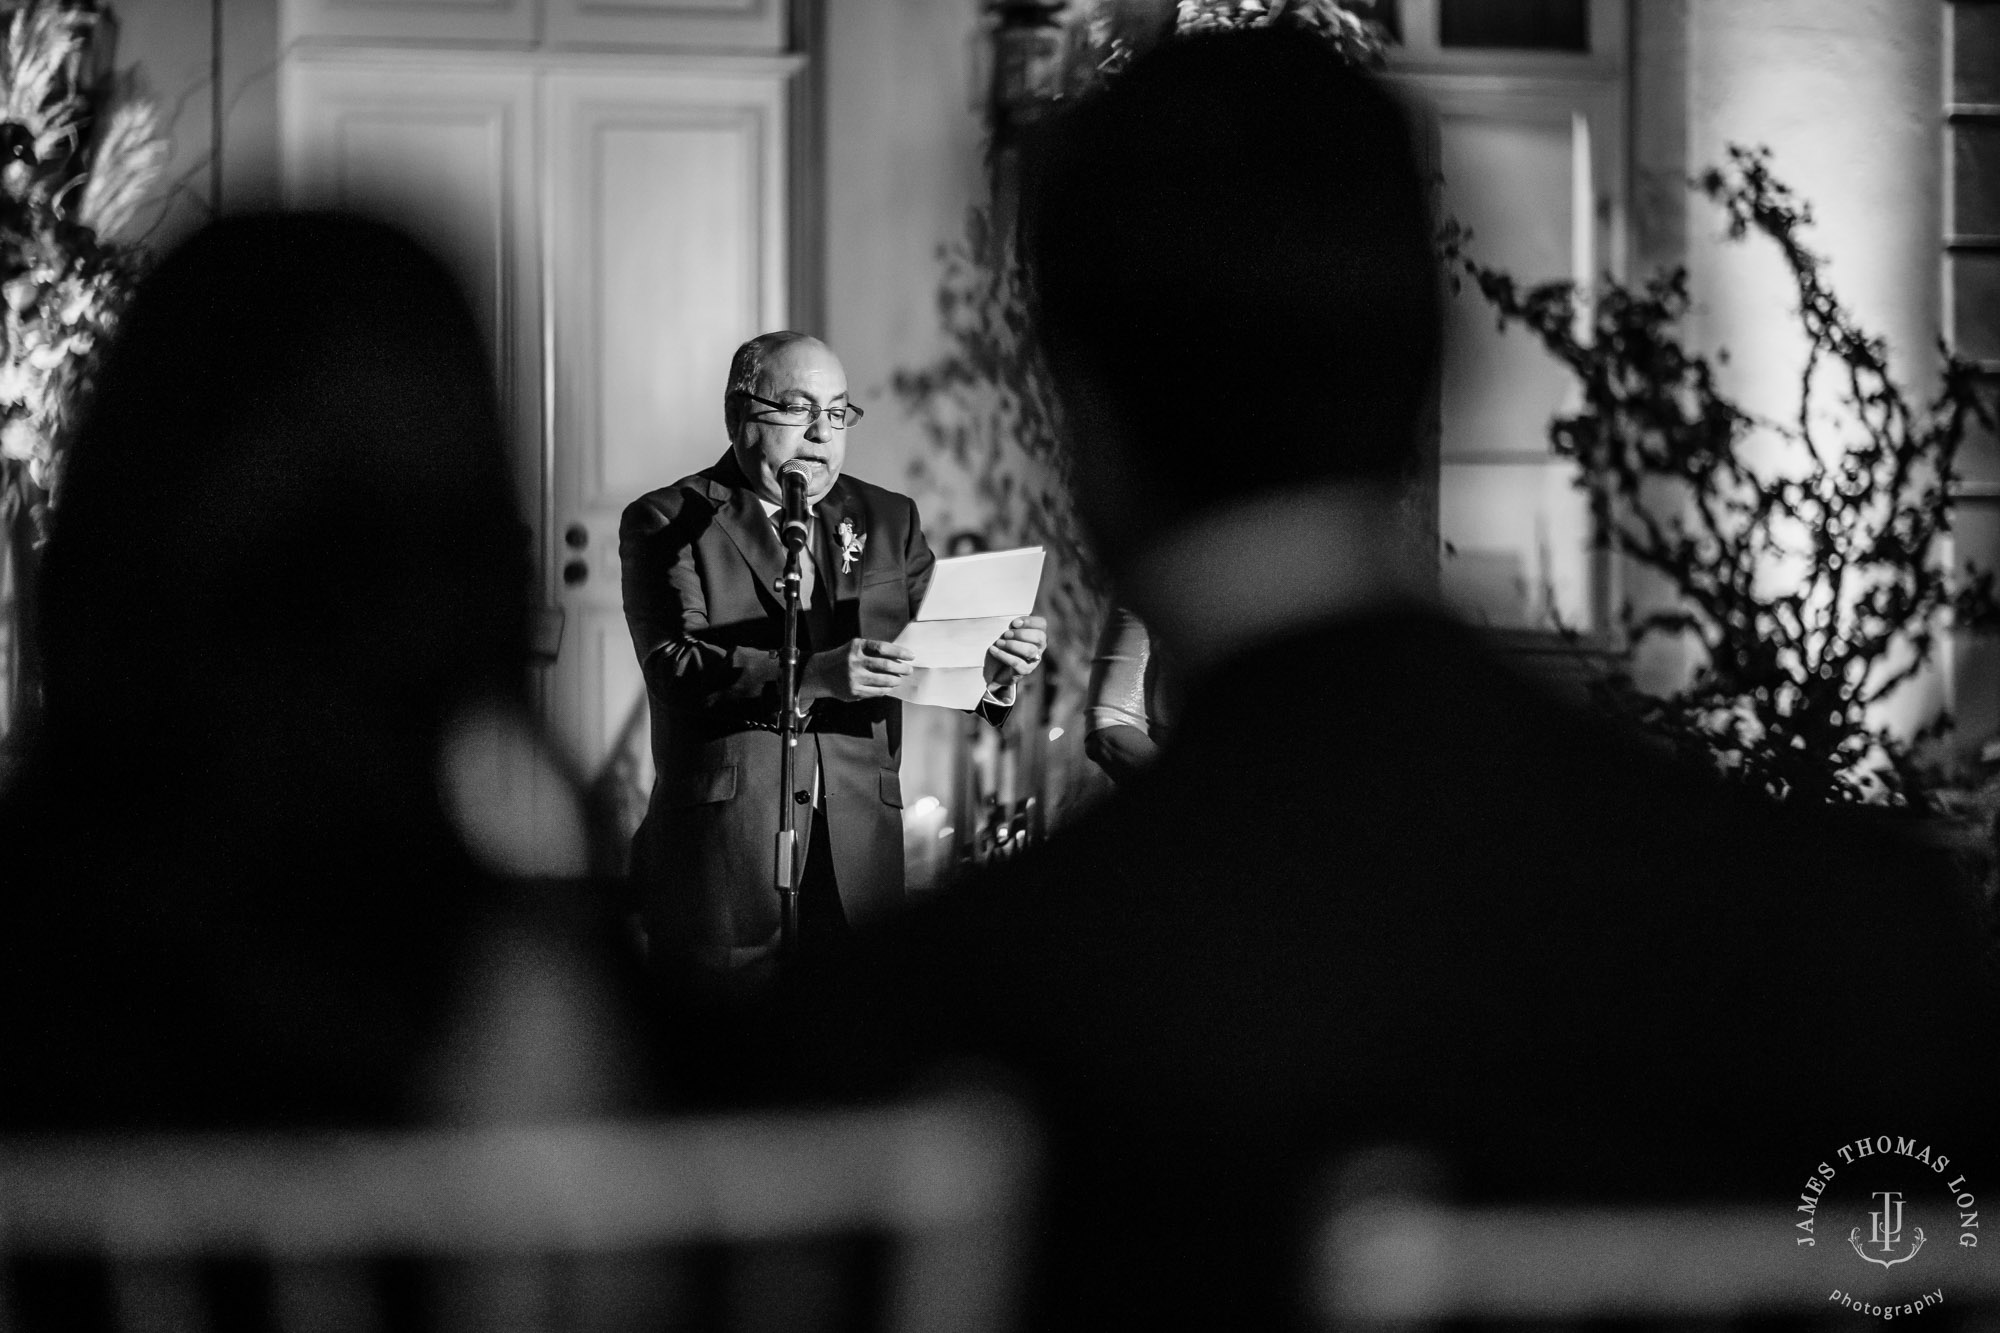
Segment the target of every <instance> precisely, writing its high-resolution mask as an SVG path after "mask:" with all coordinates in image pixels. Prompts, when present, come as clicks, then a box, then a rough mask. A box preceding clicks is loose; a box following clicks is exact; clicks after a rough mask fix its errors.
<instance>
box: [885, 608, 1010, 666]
mask: <svg viewBox="0 0 2000 1333" xmlns="http://www.w3.org/2000/svg"><path fill="white" fill-rule="evenodd" d="M1013 623H1014V618H1013V617H1012V616H980V617H978V618H976V619H973V620H912V621H911V622H910V623H909V624H907V625H905V626H903V632H902V633H901V634H898V635H897V636H896V642H897V643H898V644H900V645H901V646H903V647H905V648H908V649H909V650H910V651H911V652H913V653H915V654H916V655H917V660H916V662H915V663H914V664H913V665H915V666H916V667H917V668H918V669H920V670H921V669H923V668H926V667H984V666H985V665H986V650H987V649H988V648H990V647H992V646H993V641H994V640H995V639H997V638H999V637H1000V636H1001V635H1002V634H1004V633H1006V632H1007V626H1009V625H1011V624H1013Z"/></svg>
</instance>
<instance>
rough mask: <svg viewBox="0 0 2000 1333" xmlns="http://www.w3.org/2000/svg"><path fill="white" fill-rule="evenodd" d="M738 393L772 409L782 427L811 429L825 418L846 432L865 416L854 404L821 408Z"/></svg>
mask: <svg viewBox="0 0 2000 1333" xmlns="http://www.w3.org/2000/svg"><path fill="white" fill-rule="evenodd" d="M736 392H737V393H739V394H741V395H742V396H743V397H745V398H748V399H749V400H750V401H751V402H753V403H758V404H761V405H762V406H764V407H768V408H770V409H771V417H772V419H773V420H775V421H776V422H777V423H778V424H779V425H781V426H805V427H808V428H810V427H811V426H812V424H813V423H814V422H815V421H818V420H819V419H820V417H821V416H824V417H825V418H826V420H827V424H828V425H830V426H832V427H833V428H834V429H835V430H846V429H847V428H848V427H849V426H851V425H853V424H854V423H855V422H857V421H859V420H861V418H862V415H863V413H862V411H861V409H860V408H858V407H856V406H855V405H854V404H852V403H834V404H833V405H831V406H829V407H821V406H820V405H819V404H818V403H774V402H772V401H771V400H770V399H769V398H759V397H758V396H757V395H756V394H754V393H751V392H750V391H749V390H747V389H738V390H737V391H736Z"/></svg>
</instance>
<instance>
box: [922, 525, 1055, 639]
mask: <svg viewBox="0 0 2000 1333" xmlns="http://www.w3.org/2000/svg"><path fill="white" fill-rule="evenodd" d="M1041 583H1042V548H1041V547H1039V546H1021V547H1016V548H1015V549H1014V550H1011V551H982V552H981V553H980V554H978V555H956V556H952V557H951V558H950V559H947V560H940V561H938V562H937V564H936V565H935V566H933V567H932V569H931V586H930V587H929V588H926V589H925V590H924V602H923V605H922V606H920V607H918V608H917V619H918V620H971V619H974V618H976V617H981V616H1003V617H1007V618H1009V619H1011V618H1012V617H1014V616H1025V615H1031V614H1033V613H1034V610H1035V590H1036V589H1037V588H1039V587H1040V586H1041ZM996 637H997V636H996ZM991 641H992V640H988V642H989V643H990V642H991Z"/></svg>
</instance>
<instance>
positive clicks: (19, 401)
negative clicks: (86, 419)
mask: <svg viewBox="0 0 2000 1333" xmlns="http://www.w3.org/2000/svg"><path fill="white" fill-rule="evenodd" d="M103 22H104V14H103V11H102V9H101V8H100V7H99V6H98V5H97V4H96V3H95V2H94V0H28V2H27V3H26V4H23V5H22V6H21V7H20V8H18V9H16V10H14V11H13V13H12V14H10V15H7V16H6V19H5V23H6V30H5V33H4V37H0V108H3V109H4V115H5V120H4V122H0V299H4V304H5V310H4V311H0V320H4V330H5V346H4V348H0V413H4V414H5V422H4V425H0V458H4V460H5V463H4V465H0V466H4V467H5V468H6V470H7V471H6V481H7V483H8V485H7V488H6V494H7V500H5V501H0V503H8V504H11V505H13V506H16V507H25V508H26V509H27V510H28V511H29V512H30V513H31V514H32V515H33V517H34V519H35V521H36V522H37V523H38V524H39V523H40V521H41V519H42V516H43V505H44V504H45V502H46V500H47V499H48V498H49V497H50V496H52V495H53V493H54V492H55V489H56V486H57V482H58V479H59V477H60V475H61V464H62V446H63V444H64V442H65V439H66V436H67V432H68V430H69V427H70V425H71V416H72V413H73V411H74V409H75V406H76V404H77V402H78V399H79V396H80V390H81V389H82V388H83V386H84V385H85V384H86V383H87V381H88V378H89V373H90V370H91V368H92V365H93V360H94V353H95V351H96V349H97V347H98V345H99V343H100V342H101V341H102V340H103V339H104V337H105V336H106V335H107V334H108V333H109V332H110V331H111V329H112V328H113V327H114V326H115V324H116V323H117V318H118V311H119V308H120V306H121V305H122V304H123V302H124V299H125V296H126V294H127V292H129V291H130V289H131V286H132V282H133V279H134V278H135V277H136V268H137V251H136V249H135V248H134V247H132V246H130V245H127V244H125V243H124V242H123V240H122V239H121V238H122V237H123V235H124V233H125V231H126V230H127V229H128V228H129V227H130V226H131V224H132V222H133V220H134V218H135V216H136V214H137V212H138V210H139V208H140V207H141V206H142V205H143V204H144V203H145V202H146V201H147V200H148V199H149V198H150V197H151V196H152V193H153V190H154V188H155V186H156V185H157V184H158V182H159V180H160V178H161V176H162V174H163V173H164V171H165V169H166V163H167V155H168V145H167V142H166V140H165V139H164V138H163V137H162V135H161V133H160V123H159V113H158V111H157V110H156V109H155V107H154V106H153V104H152V103H151V102H149V101H146V100H143V99H140V98H135V97H114V96H112V95H111V94H112V91H113V90H112V89H111V88H110V86H109V85H110V84H111V82H112V81H111V80H108V79H106V78H104V77H103V76H102V74H101V72H100V71H99V69H98V68H97V66H96V63H95V61H94V60H93V55H94V51H93V42H94V39H95V38H96V36H97V33H98V30H99V28H100V25H101V24H102V23H103ZM23 483H26V485H25V486H24V485H23ZM9 517H10V518H11V517H12V515H11V514H10V515H9Z"/></svg>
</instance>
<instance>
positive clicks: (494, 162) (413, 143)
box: [282, 59, 546, 550]
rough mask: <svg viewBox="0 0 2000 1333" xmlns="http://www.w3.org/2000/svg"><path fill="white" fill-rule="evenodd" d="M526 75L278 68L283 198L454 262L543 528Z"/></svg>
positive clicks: (372, 67) (386, 64)
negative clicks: (398, 234) (396, 230)
mask: <svg viewBox="0 0 2000 1333" xmlns="http://www.w3.org/2000/svg"><path fill="white" fill-rule="evenodd" d="M534 88H535V85H534V79H533V76H532V75H531V74H529V73H528V72H526V71H511V72H489V71H473V70H467V69H464V68H453V67H450V66H432V65H425V64H420V63H412V62H408V61H388V60H378V61H366V60H331V59H329V60H323V61H321V60H314V61H306V60H297V59H294V60H293V61H291V62H288V64H287V65H286V67H285V71H284V75H283V79H282V96H283V99H284V103H283V104H284V157H285V177H286V179H285V186H286V197H287V199H288V201H289V202H291V203H293V204H295V205H321V206H326V207H336V208H345V209H349V210H354V211H359V212H363V213H369V214H372V215H374V216H377V217H382V218H384V219H386V220H388V221H391V222H394V223H396V224H397V225H399V226H401V227H403V228H405V229H407V230H409V231H411V232H413V233H414V234H415V235H416V236H417V237H418V239H420V240H422V241H424V242H425V243H427V244H428V245H430V246H431V247H432V248H433V249H434V250H436V251H437V252H438V253H439V254H440V255H442V256H443V257H444V258H445V260H446V262H447V263H449V264H450V265H451V266H452V268H453V270H454V271H455V272H456V273H457V275H458V278H459V281H460V282H461V283H462V284H463V285H464V288H465V291H466V294H467V296H468V298H469V299H470V301H471V303H472V307H473V311H474V314H475V315H476V316H477V317H478V319H479V321H480V324H481V327H482V328H483V329H484V331H485V333H486V336H487V338H488V339H489V345H490V346H491V348H492V354H493V365H494V372H495V380H496V383H497V385H498V388H499V391H500V398H501V404H502V411H503V414H504V415H503V420H504V421H505V422H506V424H507V426H508V429H509V432H510V434H511V436H512V449H513V456H514V465H515V466H514V476H515V485H516V488H517V490H518V492H519V494H520V497H521V502H522V509H523V512H522V518H523V519H524V520H525V521H526V522H528V523H529V524H530V526H531V527H532V528H533V529H534V531H535V533H536V535H537V542H538V546H537V549H538V550H539V549H540V546H539V542H540V540H541V531H542V523H543V517H542V516H543V509H544V502H545V490H546V483H545V480H544V473H545V468H544V466H543V448H542V430H541V406H542V399H541V370H540V365H541V332H540V330H541V297H540V289H539V285H538V283H537V280H536V279H537V263H538V259H537V251H538V236H537V226H536V217H535V210H534V195H533V192H532V189H531V188H530V184H531V182H532V181H533V179H534V152H535V138H534V132H535V120H534V117H535V100H534Z"/></svg>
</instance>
